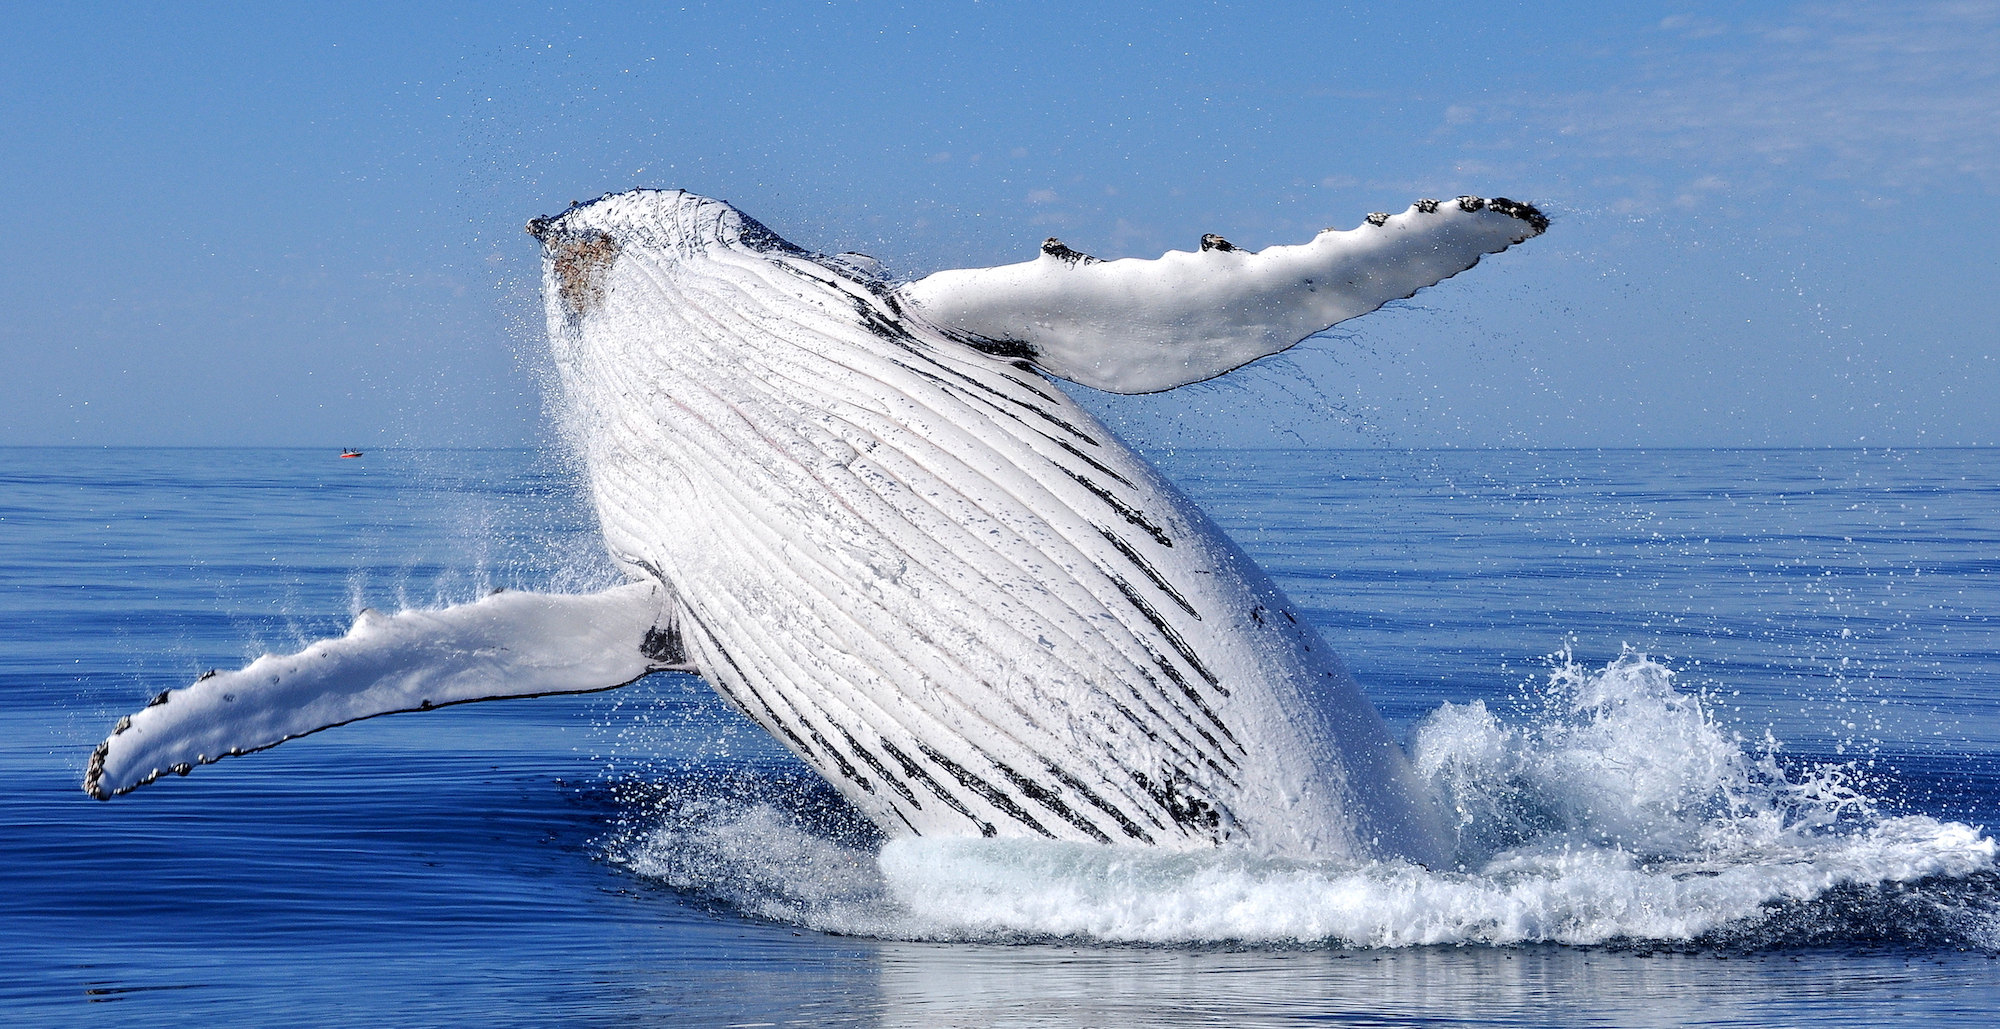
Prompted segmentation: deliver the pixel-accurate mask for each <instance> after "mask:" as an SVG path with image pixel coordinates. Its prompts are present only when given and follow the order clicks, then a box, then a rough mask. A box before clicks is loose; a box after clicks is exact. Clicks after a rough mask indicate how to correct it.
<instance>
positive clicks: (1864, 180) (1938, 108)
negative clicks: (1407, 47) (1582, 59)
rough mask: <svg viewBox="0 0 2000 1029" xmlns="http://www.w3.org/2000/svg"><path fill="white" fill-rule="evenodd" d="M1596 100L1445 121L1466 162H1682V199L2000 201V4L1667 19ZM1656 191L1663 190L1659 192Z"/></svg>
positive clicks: (1561, 98) (1971, 1)
mask: <svg viewBox="0 0 2000 1029" xmlns="http://www.w3.org/2000/svg"><path fill="white" fill-rule="evenodd" d="M1628 42H1629V44H1630V45H1629V46H1627V47H1624V48H1622V51H1623V52H1622V53H1620V54H1619V55H1618V56H1617V58H1616V59H1615V64H1614V67H1620V68H1622V69H1623V70H1614V71H1613V72H1611V73H1610V74H1609V75H1607V76H1606V79H1605V81H1604V83H1603V84H1602V85H1601V86H1600V87H1599V88H1597V89H1593V90H1587V91H1578V92H1572V93H1566V94H1560V95H1553V96H1548V95H1544V96H1517V97H1513V98H1511V99H1507V100H1503V101H1500V102H1498V103H1494V102H1487V103H1485V104H1483V105H1481V106H1479V107H1476V108H1475V107H1469V106H1466V105H1457V106H1453V107H1451V108H1449V109H1448V110H1445V111H1442V112H1441V113H1440V115H1439V126H1438V130H1437V131H1438V135H1439V137H1440V138H1446V139H1450V140H1452V141H1453V142H1455V143H1457V144H1458V145H1460V146H1461V147H1463V148H1464V152H1465V156H1466V158H1467V159H1468V160H1470V161H1475V162H1488V163H1490V164H1492V165H1494V166H1500V165H1505V164H1508V163H1511V162H1512V161H1515V160H1522V161H1526V162H1537V161H1548V160H1551V159H1553V160H1555V161H1558V162H1563V163H1566V164H1568V163H1571V162H1587V163H1595V162H1597V161H1602V160H1607V159H1609V160H1616V161H1618V162H1621V166H1625V167H1630V166H1631V165H1632V164H1633V163H1636V164H1638V165H1640V166H1657V165H1658V164H1659V163H1666V164H1670V165H1673V166H1676V167H1677V168H1678V169H1679V173H1678V175H1677V176H1676V178H1678V179H1679V180H1680V181H1677V182H1674V183H1672V184H1671V187H1670V189H1671V191H1678V192H1680V193H1681V194H1683V197H1682V199H1686V194H1689V193H1693V194H1700V193H1703V192H1705V191H1715V190H1722V189H1735V190H1751V191H1756V190H1761V189H1768V188H1773V187H1779V186H1793V185H1797V184H1799V183H1801V182H1813V181H1817V182H1820V183H1825V184H1833V183H1843V184H1846V185H1847V186H1849V187H1850V188H1854V189H1858V190H1861V191H1864V192H1867V191H1901V190H1938V189H1946V190H1955V191H1963V190H1965V189H1967V188H1973V189H1983V190H1988V191H2000V2H1992V0H1965V2H1946V3H1917V4H1909V3H1902V4H1897V3H1842V4H1821V5H1811V6H1802V7H1796V8H1793V9H1791V10H1789V11H1788V12H1786V13H1785V14H1783V15H1781V16H1776V17H1767V18H1762V19H1755V20H1743V21H1738V22H1724V21H1718V20H1713V19H1700V18H1691V17H1688V18H1668V19H1666V20H1664V21H1662V22H1660V23H1658V24H1657V25H1655V26H1652V27H1651V28H1650V29H1649V30H1648V31H1646V32H1645V33H1642V34H1641V35H1640V36H1639V37H1638V38H1636V39H1631V40H1628ZM1657 185H1660V184H1658V183H1656V186H1657Z"/></svg>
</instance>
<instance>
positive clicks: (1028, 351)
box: [898, 197, 1549, 393]
mask: <svg viewBox="0 0 2000 1029" xmlns="http://www.w3.org/2000/svg"><path fill="white" fill-rule="evenodd" d="M1548 223H1549V220H1548V219H1547V218H1545V217H1543V216H1542V213H1541V212H1540V211H1537V210H1535V209H1534V208H1533V207H1531V206H1529V205H1527V204H1523V203H1517V202H1515V201H1512V200H1507V199H1504V198H1500V199H1493V200H1486V199H1483V198H1480V197H1459V198H1458V199H1456V200H1419V201H1417V202H1416V203H1415V204H1412V205H1411V206H1410V208H1409V210H1407V211H1404V212H1402V213H1401V214H1371V215H1369V216H1368V218H1367V220H1366V221H1365V222H1364V223H1363V224H1362V225H1361V226H1360V227H1358V228H1355V229H1351V230H1348V231H1345V232H1342V231H1336V230H1334V229H1328V230H1326V231H1325V232H1322V233H1320V234H1319V236H1318V237H1317V238H1315V239H1314V240H1313V241H1312V242H1310V243H1304V244H1301V245H1299V246H1277V247H1270V248H1267V249H1265V250H1262V251H1258V252H1254V253H1253V252H1251V251H1248V250H1244V249H1241V248H1239V247H1236V246H1232V245H1231V244H1230V243H1229V241H1228V240H1225V239H1223V238H1222V237H1220V236H1217V235H1214V234H1210V235H1207V236H1203V237H1202V240H1201V249H1200V250H1199V251H1181V250H1176V251H1172V252H1170V253H1168V254H1166V255H1164V256H1162V257H1160V258H1159V259H1158V260H1153V261H1141V260H1137V259H1133V258H1126V259H1123V260H1117V261H1100V260H1097V259H1096V258H1094V257H1090V256H1088V255H1086V254H1080V253H1078V252H1076V251H1074V250H1071V249H1070V248H1069V247H1066V246H1064V245H1063V244H1062V243H1060V242H1058V241H1056V240H1054V239H1050V240H1048V241H1047V242H1045V243H1043V244H1042V253H1041V256H1040V257H1038V258H1036V259H1035V260H1033V261H1027V262H1024V263H1022V264H1010V265H1004V266H1001V267H998V268H968V269H959V270H954V271H944V272H938V273H937V274H935V275H931V276H928V277H926V278H922V279H918V280H917V281H915V282H911V283H906V284H904V285H903V286H901V287H900V288H899V289H898V295H899V297H900V298H901V300H902V301H903V303H904V306H905V307H906V308H908V309H910V310H912V311H913V312H914V313H915V314H916V315H917V316H918V317H920V318H922V319H924V320H925V321H927V322H929V323H930V324H931V325H933V326H935V327H936V328H938V329H939V330H941V331H943V332H944V333H945V334H946V335H948V336H952V337H954V338H956V339H958V340H960V341H961V342H964V343H966V344H968V345H970V346H972V347H974V348H977V349H981V350H985V351H988V352H989V353H994V354H998V355H1002V356H1006V357H1013V358H1025V359H1027V360H1031V361H1033V362H1034V363H1035V364H1036V365H1038V366H1040V367H1041V369H1042V370H1043V371H1046V372H1048V373H1049V374H1051V375H1055V376H1058V377H1060V378H1064V379H1068V380H1070V381H1071V382H1078V383H1082V384H1083V385H1085V386H1090V387H1093V388H1095V389H1102V390H1109V391H1111V392H1113V393H1154V392H1158V391H1160V390H1164V389H1172V388H1174V387H1175V386H1182V385H1186V384H1188V383H1190V382H1200V381H1202V380H1203V379H1211V378H1214V377H1215V376H1217V375H1221V374H1222V373H1224V372H1226V371H1229V370H1230V369H1232V368H1235V367H1238V366H1240V365H1244V364H1247V363H1249V362H1251V361H1254V360H1256V359H1258V358H1260V357H1264V356H1267V355H1270V354H1275V353H1277V352H1279V351H1281V350H1284V349H1285V348H1287V347H1290V346H1291V345H1292V344H1294V343H1297V342H1299V341H1300V340H1302V339H1305V338H1306V337H1307V336H1310V335H1312V334H1313V333H1316V332H1319V331H1321V330H1323V329H1326V328H1328V327H1329V326H1332V325H1334V324H1336V323H1338V322H1342V321H1346V320H1347V319H1349V318H1353V317H1356V316H1358V315H1364V314H1367V313H1368V312H1370V311H1373V310H1375V309H1376V308H1378V307H1381V306H1382V305H1383V304H1386V303H1388V302H1389V301H1391V300H1400V299H1402V298H1404V297H1407V296H1410V295H1411V294H1413V293H1415V292H1416V291H1418V290H1420V289H1423V288H1424V287H1426V286H1430V285H1433V284H1435V283H1437V282H1439V281H1441V280H1443V279H1446V278H1449V277H1451V276H1453V275H1456V274H1458V273H1459V272H1462V271H1464V270H1466V269H1467V268H1470V267H1472V266H1473V265H1474V264H1477V263H1478V262H1479V259H1480V258H1481V257H1483V256H1485V255H1487V254H1494V253H1499V252H1500V251H1502V250H1505V249H1507V248H1508V247H1510V246H1513V245H1514V244H1516V243H1519V242H1521V241H1522V240H1525V239H1528V238H1530V237H1533V236H1538V235H1540V234H1541V232H1542V230H1543V229H1545V228H1547V227H1548Z"/></svg>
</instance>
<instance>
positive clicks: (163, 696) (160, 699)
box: [146, 690, 174, 707]
mask: <svg viewBox="0 0 2000 1029" xmlns="http://www.w3.org/2000/svg"><path fill="white" fill-rule="evenodd" d="M173 693H174V691H173V690H161V691H160V692H159V693H157V694H155V695H154V696H153V699H151V700H149V701H147V702H146V706H147V707H159V706H160V705H161V704H164V703H166V702H167V698H169V697H171V696H173Z"/></svg>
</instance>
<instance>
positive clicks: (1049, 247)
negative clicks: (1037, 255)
mask: <svg viewBox="0 0 2000 1029" xmlns="http://www.w3.org/2000/svg"><path fill="white" fill-rule="evenodd" d="M1042 253H1045V254H1047V255H1049V256H1050V257H1053V258H1055V259H1056V260H1058V261H1067V262H1069V263H1070V264H1074V265H1086V264H1097V263H1098V259H1097V258H1095V257H1092V256H1090V255H1089V254H1086V253H1084V252H1082V251H1080V250H1071V249H1070V248H1069V247H1067V246H1065V245H1064V244H1063V241H1062V240H1059V239H1057V238H1055V237H1054V236H1050V237H1049V238H1047V239H1045V240H1042Z"/></svg>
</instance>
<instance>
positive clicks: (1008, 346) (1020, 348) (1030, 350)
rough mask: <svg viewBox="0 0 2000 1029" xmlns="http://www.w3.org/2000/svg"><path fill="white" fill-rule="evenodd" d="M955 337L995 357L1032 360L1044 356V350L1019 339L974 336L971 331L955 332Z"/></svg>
mask: <svg viewBox="0 0 2000 1029" xmlns="http://www.w3.org/2000/svg"><path fill="white" fill-rule="evenodd" d="M955 338H957V339H958V340H959V342H962V343H964V344H965V345H966V346H968V347H971V348H972V349H974V350H977V351H979V352H980V353H982V354H991V355H993V356H994V357H1009V358H1020V359H1022V360H1024V361H1032V360H1034V359H1035V358H1037V357H1040V356H1042V352H1041V351H1039V350H1036V349H1035V347H1034V345H1033V344H1031V343H1025V342H1023V341H1021V340H1018V339H993V338H991V337H989V336H974V335H972V334H970V333H962V334H955Z"/></svg>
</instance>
